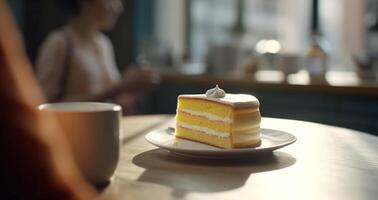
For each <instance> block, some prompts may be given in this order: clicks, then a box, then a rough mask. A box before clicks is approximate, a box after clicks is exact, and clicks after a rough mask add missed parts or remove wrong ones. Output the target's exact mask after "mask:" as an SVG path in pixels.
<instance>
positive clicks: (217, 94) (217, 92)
mask: <svg viewBox="0 0 378 200" xmlns="http://www.w3.org/2000/svg"><path fill="white" fill-rule="evenodd" d="M225 96H226V92H225V91H224V90H222V89H220V88H219V86H218V85H216V86H215V88H212V89H209V90H207V91H206V97H207V98H217V99H218V98H224V97H225Z"/></svg>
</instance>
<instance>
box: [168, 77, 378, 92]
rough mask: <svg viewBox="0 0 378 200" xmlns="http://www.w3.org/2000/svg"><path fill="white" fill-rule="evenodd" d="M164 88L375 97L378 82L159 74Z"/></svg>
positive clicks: (351, 79) (340, 79) (354, 79)
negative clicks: (187, 87)
mask: <svg viewBox="0 0 378 200" xmlns="http://www.w3.org/2000/svg"><path fill="white" fill-rule="evenodd" d="M162 80H163V83H164V84H174V85H192V86H206V87H212V86H214V85H215V84H219V85H221V87H236V88H240V89H248V90H254V91H284V92H304V93H321V94H332V95H350V96H367V97H378V82H377V81H376V80H362V79H360V78H359V77H358V76H357V75H356V74H355V73H354V72H328V73H327V75H326V79H325V80H324V81H316V82H314V81H311V80H310V78H309V76H308V74H307V73H306V72H304V71H302V72H299V73H297V74H291V75H288V76H287V77H286V78H285V76H284V74H283V73H282V72H280V71H258V72H256V73H255V74H254V75H249V76H246V75H241V74H224V75H206V74H198V75H187V74H178V73H163V75H162Z"/></svg>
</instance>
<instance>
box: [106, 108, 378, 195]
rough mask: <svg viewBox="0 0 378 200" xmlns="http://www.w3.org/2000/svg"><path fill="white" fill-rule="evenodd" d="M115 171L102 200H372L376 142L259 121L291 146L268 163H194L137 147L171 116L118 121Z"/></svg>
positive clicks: (349, 133) (264, 159)
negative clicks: (288, 138) (113, 199)
mask: <svg viewBox="0 0 378 200" xmlns="http://www.w3.org/2000/svg"><path fill="white" fill-rule="evenodd" d="M123 125H124V136H123V147H122V152H121V158H120V163H119V166H118V168H117V171H116V173H115V176H114V178H113V180H112V182H111V183H110V184H109V186H107V187H106V188H105V189H104V190H103V192H102V194H101V195H102V196H105V197H107V196H117V197H119V198H120V199H131V200H138V199H143V200H148V199H153V200H160V199H211V200H216V199H237V200H243V199H301V200H303V199H343V200H346V199H377V198H378V186H377V184H378V137H375V136H373V135H369V134H366V133H362V132H358V131H354V130H349V129H344V128H338V127H333V126H327V125H322V124H316V123H309V122H303V121H295V120H285V119H273V118H264V119H263V121H262V127H264V128H270V129H278V130H283V131H286V132H288V133H291V134H293V135H295V136H296V137H297V139H298V140H297V142H295V143H294V144H292V145H290V146H287V147H285V148H282V149H279V150H277V151H275V152H274V153H273V154H272V155H268V156H261V157H251V158H246V159H241V160H201V159H190V158H185V157H180V156H176V155H173V154H171V153H169V152H167V151H165V150H161V149H158V148H156V147H155V146H153V145H151V144H149V143H148V142H146V141H145V140H144V135H145V134H146V133H147V132H148V131H150V130H154V129H161V128H166V127H168V126H173V125H174V118H173V116H169V115H156V116H138V117H128V118H124V121H123Z"/></svg>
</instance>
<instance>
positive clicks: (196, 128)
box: [177, 122, 231, 137]
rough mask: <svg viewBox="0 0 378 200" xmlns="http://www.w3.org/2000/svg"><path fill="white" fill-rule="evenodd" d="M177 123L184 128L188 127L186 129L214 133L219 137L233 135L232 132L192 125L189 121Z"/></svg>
mask: <svg viewBox="0 0 378 200" xmlns="http://www.w3.org/2000/svg"><path fill="white" fill-rule="evenodd" d="M177 125H178V126H181V127H183V128H186V129H192V130H194V131H200V132H203V133H205V134H209V135H213V136H217V137H230V136H231V135H230V133H226V132H220V131H216V130H214V129H209V128H206V127H202V126H196V125H191V124H188V123H185V122H177Z"/></svg>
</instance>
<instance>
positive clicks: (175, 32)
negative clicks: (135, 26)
mask: <svg viewBox="0 0 378 200" xmlns="http://www.w3.org/2000/svg"><path fill="white" fill-rule="evenodd" d="M154 1H155V2H156V7H155V9H156V10H155V35H156V37H157V38H158V39H160V40H162V41H164V42H167V43H168V44H169V45H170V46H171V47H172V48H173V52H174V53H175V54H176V55H175V56H182V55H183V53H184V51H185V41H186V33H185V1H186V0H154Z"/></svg>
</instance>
